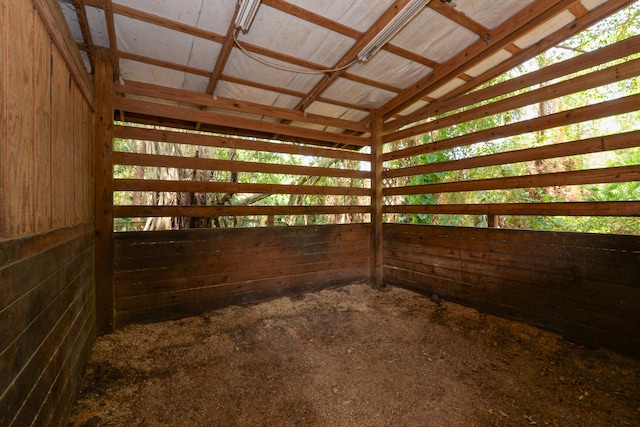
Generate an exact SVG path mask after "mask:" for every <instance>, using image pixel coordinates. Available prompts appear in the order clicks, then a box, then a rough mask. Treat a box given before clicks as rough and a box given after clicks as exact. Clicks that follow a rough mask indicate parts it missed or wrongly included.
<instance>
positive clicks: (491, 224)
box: [487, 215, 498, 228]
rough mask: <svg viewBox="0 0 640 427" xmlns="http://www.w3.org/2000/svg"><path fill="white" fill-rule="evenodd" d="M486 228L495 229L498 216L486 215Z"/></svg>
mask: <svg viewBox="0 0 640 427" xmlns="http://www.w3.org/2000/svg"><path fill="white" fill-rule="evenodd" d="M487 226H488V227H489V228H496V227H497V226H498V215H487Z"/></svg>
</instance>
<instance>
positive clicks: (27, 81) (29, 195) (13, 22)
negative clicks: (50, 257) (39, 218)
mask: <svg viewBox="0 0 640 427" xmlns="http://www.w3.org/2000/svg"><path fill="white" fill-rule="evenodd" d="M5 12H6V15H5V19H6V21H5V25H6V28H7V34H8V35H11V34H22V36H21V37H12V38H11V45H10V46H9V47H8V48H7V53H6V54H5V55H6V56H5V58H6V62H7V64H11V65H12V66H9V67H8V68H7V70H6V73H7V77H6V78H7V85H6V107H5V108H6V109H7V110H6V111H7V113H6V114H7V137H6V148H5V153H6V157H5V158H4V168H5V170H4V174H5V188H4V191H5V205H6V207H5V209H6V224H7V235H8V237H9V236H18V235H21V234H26V233H30V232H33V231H34V230H35V224H34V203H33V201H34V190H35V189H34V185H33V184H34V183H33V172H34V171H33V166H34V161H33V157H34V129H35V127H34V120H35V118H34V115H33V111H32V108H33V105H32V102H33V98H34V96H33V86H34V85H33V71H32V70H33V67H34V58H33V45H34V32H33V28H34V23H35V13H34V10H33V7H31V5H30V4H29V3H28V2H25V1H17V2H15V3H13V4H12V6H11V7H9V8H5ZM25 29H27V31H25Z"/></svg>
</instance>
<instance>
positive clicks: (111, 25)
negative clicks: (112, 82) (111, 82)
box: [102, 0, 120, 79]
mask: <svg viewBox="0 0 640 427" xmlns="http://www.w3.org/2000/svg"><path fill="white" fill-rule="evenodd" d="M102 1H103V5H104V17H105V20H106V23H107V34H108V36H109V58H110V60H111V67H112V68H113V77H114V79H117V78H119V77H120V63H119V61H118V56H117V55H116V53H117V52H118V43H117V40H116V26H115V22H114V20H113V5H112V4H111V0H102Z"/></svg>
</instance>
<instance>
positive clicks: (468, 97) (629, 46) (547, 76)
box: [384, 36, 640, 131]
mask: <svg viewBox="0 0 640 427" xmlns="http://www.w3.org/2000/svg"><path fill="white" fill-rule="evenodd" d="M638 50H640V36H633V37H630V38H628V39H626V40H622V41H620V42H617V43H614V44H611V45H609V46H605V47H603V48H601V49H598V50H594V51H591V52H586V53H584V54H582V55H579V56H576V57H574V58H571V59H567V60H565V61H562V62H558V63H555V64H552V65H549V66H547V67H544V68H542V69H540V70H537V71H533V72H530V73H527V74H525V75H524V76H519V77H516V78H513V79H510V80H507V81H505V82H501V83H497V84H494V85H491V86H488V87H486V88H484V89H481V90H477V91H474V92H470V93H468V94H464V95H460V96H457V97H454V98H452V99H449V100H445V101H440V100H436V101H434V102H433V103H431V104H429V105H427V106H425V107H424V108H421V109H420V110H418V111H416V112H415V113H411V114H409V115H407V116H404V117H401V118H399V119H397V120H394V121H390V122H387V123H385V126H384V130H385V131H389V130H392V129H398V128H400V127H402V126H405V125H408V124H411V123H414V122H417V121H419V120H422V119H424V118H426V117H432V116H436V115H440V114H444V113H446V112H449V111H452V110H455V109H457V108H461V107H465V106H468V105H473V104H476V103H478V102H481V101H485V100H487V99H492V98H495V97H498V96H501V95H506V94H508V93H510V92H515V91H518V90H521V89H524V88H526V87H530V86H533V85H536V84H539V83H544V82H547V81H550V80H553V79H556V78H558V77H562V76H566V75H568V74H571V73H575V72H578V71H582V70H586V69H588V68H591V67H594V66H597V65H600V64H604V63H606V62H609V61H613V60H615V59H619V58H623V57H625V56H628V55H630V54H631V53H633V52H638Z"/></svg>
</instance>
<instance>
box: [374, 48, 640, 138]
mask: <svg viewBox="0 0 640 427" xmlns="http://www.w3.org/2000/svg"><path fill="white" fill-rule="evenodd" d="M638 74H640V59H636V60H631V61H628V62H625V63H623V64H619V65H616V66H613V67H609V68H605V69H604V70H599V71H594V72H592V73H589V74H586V75H582V76H578V77H575V78H573V79H570V80H565V81H563V82H559V83H555V84H551V85H548V86H542V87H540V88H538V89H535V90H532V91H529V92H525V93H521V94H519V95H514V96H511V97H509V98H506V99H502V100H499V101H494V102H491V103H489V104H486V105H483V106H480V107H476V108H473V109H468V110H465V111H463V112H460V113H456V114H451V115H449V116H447V117H444V118H441V119H437V120H432V121H429V122H427V123H423V124H419V125H416V126H412V127H409V128H407V129H403V130H400V131H397V132H393V133H390V134H388V135H386V136H385V138H388V140H389V141H396V140H399V139H403V138H407V137H411V136H414V135H419V134H423V133H427V132H430V131H434V130H437V129H443V128H446V127H449V126H454V125H459V124H461V123H466V122H469V121H471V120H476V119H480V118H484V117H489V116H492V115H495V114H498V113H503V112H505V111H510V110H515V109H517V108H522V107H526V106H528V105H534V104H536V103H540V102H544V101H548V100H550V99H555V98H559V97H562V96H566V95H569V94H572V93H576V92H580V91H584V90H588V89H592V88H595V87H599V86H604V85H606V84H609V83H613V82H616V81H622V80H626V79H629V78H632V77H636V76H637V75H638Z"/></svg>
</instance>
